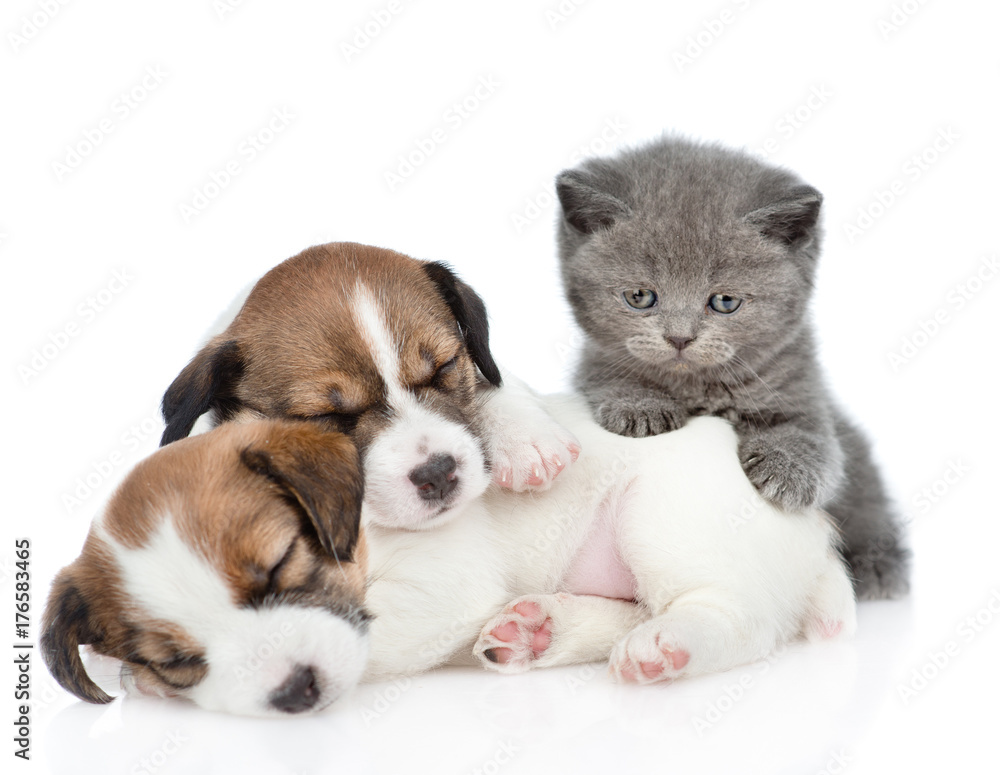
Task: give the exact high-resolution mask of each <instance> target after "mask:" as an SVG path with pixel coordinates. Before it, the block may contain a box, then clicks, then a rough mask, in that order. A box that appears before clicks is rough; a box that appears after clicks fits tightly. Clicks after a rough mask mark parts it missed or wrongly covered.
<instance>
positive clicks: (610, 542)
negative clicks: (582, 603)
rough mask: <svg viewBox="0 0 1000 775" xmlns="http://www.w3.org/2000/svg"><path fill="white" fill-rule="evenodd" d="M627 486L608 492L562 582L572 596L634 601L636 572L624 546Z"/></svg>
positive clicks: (564, 590) (562, 586)
mask: <svg viewBox="0 0 1000 775" xmlns="http://www.w3.org/2000/svg"><path fill="white" fill-rule="evenodd" d="M627 500H628V487H627V486H626V487H625V488H623V491H621V492H615V493H611V494H609V495H608V496H607V497H606V498H605V499H604V500H603V501H602V502H601V504H600V506H598V507H597V514H596V516H595V518H594V523H593V526H592V528H591V530H590V533H589V534H588V535H587V537H586V538H585V539H584V541H583V544H582V545H581V546H580V548H579V551H578V552H577V554H576V556H575V557H573V560H572V562H571V563H570V566H569V569H568V570H567V571H566V576H565V578H564V579H563V581H562V584H561V585H560V587H561V589H560V591H562V592H568V593H570V594H571V595H599V596H600V597H610V598H616V599H619V600H634V599H635V596H636V593H637V592H638V584H637V582H636V578H635V574H634V573H633V572H632V570H631V568H629V567H628V565H627V564H626V563H625V560H624V558H623V557H622V548H621V518H622V514H623V512H624V511H625V510H626V508H627Z"/></svg>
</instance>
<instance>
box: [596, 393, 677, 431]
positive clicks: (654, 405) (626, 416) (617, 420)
mask: <svg viewBox="0 0 1000 775" xmlns="http://www.w3.org/2000/svg"><path fill="white" fill-rule="evenodd" d="M597 421H598V422H599V423H600V424H601V425H602V426H604V428H605V429H607V430H609V431H611V432H612V433H617V434H618V435H619V436H632V437H633V438H644V437H646V436H659V435H660V434H661V433H667V432H668V431H675V430H677V429H678V428H681V427H683V425H684V423H685V422H687V414H686V412H684V410H683V409H682V408H681V407H680V406H679V405H678V404H676V403H675V402H674V401H671V400H670V399H669V398H666V397H659V396H643V397H641V398H636V397H632V396H628V397H625V396H623V397H617V396H615V397H611V398H607V399H605V400H604V401H602V402H601V403H600V404H599V405H598V407H597Z"/></svg>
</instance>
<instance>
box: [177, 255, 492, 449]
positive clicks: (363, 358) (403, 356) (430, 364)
mask: <svg viewBox="0 0 1000 775" xmlns="http://www.w3.org/2000/svg"><path fill="white" fill-rule="evenodd" d="M359 287H360V288H362V289H364V290H366V291H367V293H368V294H370V296H371V297H373V298H374V299H375V301H376V303H377V304H378V305H380V307H381V310H380V312H381V317H382V318H383V319H384V320H385V322H386V324H387V325H388V326H389V327H390V335H391V336H392V337H393V339H394V341H395V342H397V343H399V346H400V347H399V364H400V372H401V373H400V381H401V383H402V386H403V388H404V389H406V390H409V391H411V392H412V393H414V394H415V395H416V396H417V397H418V399H419V400H421V401H422V402H425V403H426V404H427V405H428V406H429V407H430V408H431V409H432V411H436V412H438V413H439V414H441V415H442V416H444V417H448V418H451V419H454V420H456V421H461V422H463V423H464V424H466V425H468V426H470V427H474V419H475V418H474V417H473V416H472V412H473V410H474V394H475V390H476V386H477V384H478V382H479V379H480V378H479V376H478V373H477V367H478V370H479V371H480V372H481V373H482V374H483V375H484V376H485V377H486V379H487V380H488V381H489V382H490V383H492V384H493V385H499V384H500V374H499V371H498V369H497V367H496V364H495V363H494V362H493V359H492V356H491V355H490V352H489V344H488V341H489V335H488V324H487V319H486V310H485V307H484V306H483V303H482V300H481V299H480V298H479V297H478V296H477V295H476V294H475V292H473V291H472V289H471V288H469V287H468V286H467V285H465V284H464V283H462V282H461V281H460V280H458V279H457V278H456V277H455V276H454V274H452V273H451V271H450V270H448V269H447V268H446V267H444V266H443V265H441V264H435V263H426V262H422V261H417V260H415V259H412V258H410V257H408V256H405V255H403V254H401V253H396V252H394V251H390V250H383V249H381V248H374V247H369V246H365V245H358V244H355V243H331V244H329V245H321V246H318V247H313V248H309V249H308V250H306V251H303V252H302V253H300V254H299V255H297V256H295V257H293V258H290V259H288V260H287V261H285V262H283V263H281V264H279V265H278V266H277V267H275V268H274V269H272V270H271V271H270V272H268V273H267V274H266V275H264V277H263V278H261V280H260V281H259V282H258V283H257V285H256V286H255V287H254V289H253V291H252V293H251V294H250V296H249V297H248V299H247V301H246V303H245V304H244V306H243V308H242V309H241V311H240V313H239V314H238V315H237V317H236V319H235V320H234V321H233V322H232V323H231V324H230V326H229V327H228V328H227V329H226V331H225V332H224V333H223V334H221V335H219V336H218V337H216V338H215V339H213V340H212V341H211V342H210V343H209V344H208V345H206V346H205V347H204V348H203V349H202V350H201V352H199V353H198V355H196V356H195V358H194V359H193V360H192V361H191V363H189V364H188V365H187V366H186V367H185V368H184V370H183V371H182V372H181V373H180V375H178V377H177V379H175V380H174V382H173V384H172V385H171V386H170V388H169V389H168V390H167V392H166V394H165V395H164V398H163V414H164V418H165V419H166V422H167V428H166V430H165V431H164V435H163V439H162V443H163V444H167V443H169V442H171V441H175V440H176V439H179V438H182V437H184V436H186V435H188V433H190V431H191V427H192V426H193V424H194V422H195V420H196V419H197V418H198V416H200V415H201V414H203V413H204V412H206V411H209V410H211V411H212V412H213V414H214V417H215V420H216V421H217V422H222V421H225V420H230V419H234V418H239V419H242V418H245V417H247V416H251V417H256V416H265V417H276V418H277V417H280V418H294V419H307V420H312V421H319V422H322V423H323V424H324V426H325V427H328V428H331V429H336V430H339V431H342V432H344V433H348V434H350V435H351V437H352V439H353V440H354V442H355V443H356V444H357V445H358V446H359V448H361V449H364V448H365V447H366V446H367V445H368V444H369V443H370V442H371V441H372V439H373V438H374V437H375V436H376V435H377V434H378V432H379V430H380V429H381V428H382V427H384V425H385V424H386V422H387V417H386V412H387V388H386V385H385V383H384V375H383V374H381V373H380V372H379V368H378V365H377V364H376V363H375V360H374V358H373V354H372V353H371V352H370V351H369V349H368V344H367V341H366V338H365V336H364V335H363V332H362V331H361V330H360V327H361V325H362V324H361V322H360V321H358V320H357V319H356V318H355V315H354V310H353V306H354V303H355V299H356V297H357V295H358V291H359Z"/></svg>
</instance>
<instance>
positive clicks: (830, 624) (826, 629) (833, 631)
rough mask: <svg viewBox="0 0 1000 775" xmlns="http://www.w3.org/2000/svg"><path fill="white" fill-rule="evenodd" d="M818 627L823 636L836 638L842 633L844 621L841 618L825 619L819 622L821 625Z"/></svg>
mask: <svg viewBox="0 0 1000 775" xmlns="http://www.w3.org/2000/svg"><path fill="white" fill-rule="evenodd" d="M816 629H817V631H818V632H819V634H820V636H821V637H823V638H836V637H837V636H838V635H840V631H841V630H842V629H844V623H843V622H842V621H840V620H839V619H838V620H829V619H824V620H823V621H821V622H820V623H819V626H818V627H817V628H816Z"/></svg>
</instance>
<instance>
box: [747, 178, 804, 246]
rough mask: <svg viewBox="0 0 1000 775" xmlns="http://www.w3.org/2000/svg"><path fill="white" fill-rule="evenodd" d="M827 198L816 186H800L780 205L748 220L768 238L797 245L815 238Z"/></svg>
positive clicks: (749, 215)
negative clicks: (824, 200)
mask: <svg viewBox="0 0 1000 775" xmlns="http://www.w3.org/2000/svg"><path fill="white" fill-rule="evenodd" d="M822 203H823V195H822V194H821V193H820V192H819V191H817V190H816V189H815V188H813V187H812V186H805V185H802V186H796V187H795V188H793V189H791V190H790V191H788V193H787V194H786V195H785V196H783V197H782V198H781V199H779V200H778V201H776V202H772V203H771V204H769V205H765V206H764V207H761V208H758V209H757V210H754V211H753V212H752V213H750V214H748V215H747V216H746V217H745V219H744V220H746V221H747V223H750V224H753V225H754V226H756V227H757V228H758V229H760V231H761V233H762V234H763V235H764V236H765V237H770V238H771V239H776V240H778V241H780V242H782V243H784V244H785V245H790V246H797V245H799V244H801V243H802V242H806V241H808V240H810V239H811V238H812V237H813V233H814V230H815V228H816V222H817V221H818V220H819V207H820V205H821V204H822Z"/></svg>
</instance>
